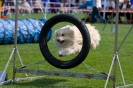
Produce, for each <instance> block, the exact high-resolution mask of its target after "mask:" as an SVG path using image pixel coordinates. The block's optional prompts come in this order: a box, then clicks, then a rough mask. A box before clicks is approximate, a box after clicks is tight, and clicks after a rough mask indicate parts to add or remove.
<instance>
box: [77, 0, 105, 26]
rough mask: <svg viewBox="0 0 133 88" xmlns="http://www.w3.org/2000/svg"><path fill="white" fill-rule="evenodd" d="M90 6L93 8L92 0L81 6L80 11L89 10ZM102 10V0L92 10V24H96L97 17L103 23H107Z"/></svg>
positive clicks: (98, 0) (97, 1) (97, 0)
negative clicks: (101, 13) (101, 12)
mask: <svg viewBox="0 0 133 88" xmlns="http://www.w3.org/2000/svg"><path fill="white" fill-rule="evenodd" d="M88 6H93V4H92V2H90V0H88V1H86V2H85V3H84V4H82V5H81V6H79V9H83V8H87V7H88ZM100 9H101V0H96V1H95V5H94V6H93V8H92V14H91V22H92V23H95V22H96V21H97V20H96V17H98V18H99V19H100V20H101V21H102V22H103V23H105V22H106V20H105V19H104V18H103V17H102V16H101V15H100V11H99V10H100Z"/></svg>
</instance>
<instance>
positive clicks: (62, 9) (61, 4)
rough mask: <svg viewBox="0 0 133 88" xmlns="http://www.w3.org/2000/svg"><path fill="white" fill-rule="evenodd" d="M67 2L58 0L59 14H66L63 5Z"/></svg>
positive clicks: (65, 8)
mask: <svg viewBox="0 0 133 88" xmlns="http://www.w3.org/2000/svg"><path fill="white" fill-rule="evenodd" d="M66 2H67V0H59V3H60V6H59V7H60V9H59V12H61V13H67V11H68V9H67V7H66V6H65V3H66Z"/></svg>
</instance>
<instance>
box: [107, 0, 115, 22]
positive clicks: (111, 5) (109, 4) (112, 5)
mask: <svg viewBox="0 0 133 88" xmlns="http://www.w3.org/2000/svg"><path fill="white" fill-rule="evenodd" d="M105 8H106V10H114V9H115V1H114V0H109V1H108V2H107V4H106V5H105ZM111 15H113V18H114V16H115V13H110V12H106V14H105V19H106V20H108V19H109V17H110V16H111Z"/></svg>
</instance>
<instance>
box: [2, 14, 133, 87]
mask: <svg viewBox="0 0 133 88" xmlns="http://www.w3.org/2000/svg"><path fill="white" fill-rule="evenodd" d="M54 15H55V14H47V19H49V18H50V17H52V16H54ZM75 16H77V17H79V18H83V17H84V16H85V15H84V14H75ZM43 17H44V15H43V14H32V15H30V14H28V15H26V16H22V15H21V14H20V15H19V19H26V18H35V19H38V18H43ZM9 19H14V16H13V15H12V18H9ZM63 25H66V24H65V23H62V24H59V25H58V26H55V27H53V28H52V29H53V31H54V30H56V29H57V28H59V27H61V26H63ZM92 25H94V26H95V27H96V28H97V29H98V30H99V32H100V35H101V41H100V45H99V46H98V47H97V49H96V50H90V52H89V54H88V56H87V58H86V59H85V61H84V63H86V64H87V65H88V66H90V67H91V68H87V67H86V66H85V65H83V64H80V65H79V66H77V67H75V68H72V69H65V70H63V69H58V68H55V67H53V66H51V65H50V64H49V63H47V62H43V63H41V64H35V63H36V62H38V61H42V60H44V57H43V56H42V54H41V52H40V49H39V44H38V43H33V44H18V45H17V47H18V51H19V53H20V56H21V58H22V60H23V63H24V64H25V65H26V66H27V68H28V69H34V70H38V69H39V70H54V71H63V72H75V73H78V72H80V73H92V74H101V73H100V72H105V73H108V71H109V69H110V65H111V62H112V59H113V56H114V50H115V49H114V45H115V42H114V41H115V33H114V32H112V31H111V28H114V27H115V24H113V25H111V24H108V25H107V26H106V28H105V29H104V31H102V28H103V26H104V24H102V23H95V24H92ZM131 26H132V25H131V24H119V25H118V27H119V29H118V47H119V45H120V44H121V42H122V40H123V39H124V37H125V35H126V34H127V32H128V30H129V29H130V28H131ZM132 34H133V31H132V32H131V33H130V34H129V35H128V37H127V39H126V40H125V42H124V43H123V45H122V47H121V48H120V50H119V52H118V56H119V59H120V63H121V66H122V69H123V74H124V78H125V82H126V84H131V83H133V75H132V74H133V69H132V65H133V55H132V54H126V52H132V51H133V48H132V47H133V44H132V41H133V39H132V38H133V35H132ZM130 39H131V40H130ZM48 45H49V48H50V51H51V52H52V54H54V55H55V56H57V51H56V47H55V46H54V44H53V37H52V38H51V40H50V41H49V42H48ZM13 47H14V45H13V44H11V45H0V58H1V59H0V71H3V70H4V67H5V65H6V63H7V61H8V59H9V57H10V55H11V52H12V49H13ZM17 58H18V57H17ZM68 58H69V57H68ZM63 59H65V58H63ZM16 62H17V64H16V66H17V68H20V67H21V64H20V62H19V59H17V61H16ZM116 67H117V77H116V85H122V84H123V82H122V78H121V74H120V70H119V67H118V65H117V66H116ZM12 68H13V58H12V60H11V62H10V64H9V66H8V68H7V71H6V72H7V74H8V79H11V78H12V75H13V74H12V73H13V72H12V70H13V69H12ZM92 68H93V69H95V70H92ZM99 71H100V72H99ZM28 75H29V77H33V76H39V75H35V74H28ZM111 75H113V70H112V73H111ZM16 77H17V78H20V77H25V75H24V74H22V73H17V74H16ZM105 82H106V81H105V80H99V79H98V80H97V79H85V78H71V77H60V76H48V75H45V76H44V77H43V78H39V79H35V80H26V81H19V82H15V83H9V84H7V85H3V86H0V88H103V87H104V84H105ZM112 87H113V82H112V81H109V83H108V87H107V88H112ZM128 88H133V87H128Z"/></svg>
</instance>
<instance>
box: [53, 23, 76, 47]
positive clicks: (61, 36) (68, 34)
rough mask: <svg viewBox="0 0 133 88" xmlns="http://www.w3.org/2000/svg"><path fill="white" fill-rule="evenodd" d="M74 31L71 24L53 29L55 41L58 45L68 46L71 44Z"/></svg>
mask: <svg viewBox="0 0 133 88" xmlns="http://www.w3.org/2000/svg"><path fill="white" fill-rule="evenodd" d="M73 40H74V31H73V30H72V27H71V26H69V25H68V26H65V27H62V28H60V29H58V30H56V31H55V43H56V45H57V46H58V47H66V48H67V47H69V46H71V45H72V44H73V42H74V41H73Z"/></svg>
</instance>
